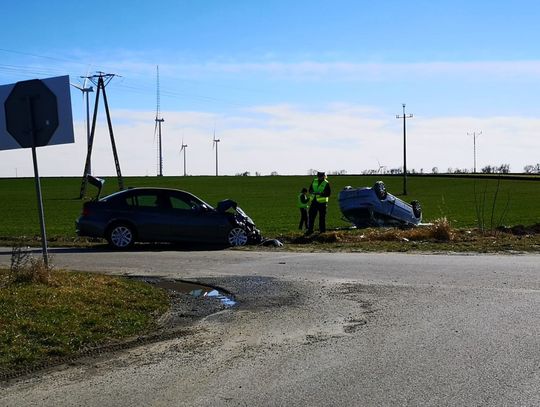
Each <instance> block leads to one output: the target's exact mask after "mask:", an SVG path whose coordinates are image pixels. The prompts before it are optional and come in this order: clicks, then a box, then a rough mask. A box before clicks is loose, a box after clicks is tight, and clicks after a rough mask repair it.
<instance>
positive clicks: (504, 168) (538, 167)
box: [235, 163, 540, 177]
mask: <svg viewBox="0 0 540 407" xmlns="http://www.w3.org/2000/svg"><path fill="white" fill-rule="evenodd" d="M318 171H320V170H316V169H313V168H310V169H309V170H307V175H311V176H315V175H317V172H318ZM523 172H524V173H525V174H540V163H537V164H534V165H526V166H525V167H523ZM430 173H431V174H439V173H440V171H439V168H438V167H433V168H431V172H429V171H424V169H423V168H420V169H419V170H416V169H415V168H412V169H410V170H407V174H413V175H414V174H430ZM473 173H474V171H473V170H472V169H470V168H452V167H448V169H447V170H446V174H473ZM480 173H481V174H509V173H510V164H500V165H486V166H484V167H482V168H481V169H480ZM328 174H329V175H346V174H347V171H346V170H332V171H328ZM399 174H403V167H397V168H386V167H381V168H379V169H378V170H375V169H367V170H363V171H362V175H399ZM235 175H236V176H237V177H249V176H250V175H251V173H250V172H249V171H244V172H239V173H236V174H235ZM269 175H270V176H277V175H279V174H278V172H277V171H272V172H271V173H270V174H269ZM255 176H256V177H259V176H261V173H260V172H255Z"/></svg>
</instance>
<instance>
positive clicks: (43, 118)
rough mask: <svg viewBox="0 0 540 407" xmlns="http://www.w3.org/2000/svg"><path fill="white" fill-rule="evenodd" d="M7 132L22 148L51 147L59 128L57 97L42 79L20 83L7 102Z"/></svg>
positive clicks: (14, 88)
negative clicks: (52, 139)
mask: <svg viewBox="0 0 540 407" xmlns="http://www.w3.org/2000/svg"><path fill="white" fill-rule="evenodd" d="M4 108H5V115H6V130H7V131H8V133H9V134H11V136H12V137H13V138H14V139H15V140H16V141H17V143H19V145H20V146H21V147H23V148H28V147H40V146H46V145H47V144H49V141H50V139H51V137H52V136H53V134H54V132H55V131H56V129H57V128H58V105H57V101H56V96H55V94H54V93H53V92H52V91H51V90H50V89H49V88H48V87H47V85H45V84H44V83H43V82H42V81H41V80H39V79H33V80H30V81H22V82H17V83H16V84H15V86H14V87H13V90H12V91H11V93H10V94H9V96H8V97H7V99H6V101H5V103H4Z"/></svg>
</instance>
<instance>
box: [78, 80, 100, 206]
mask: <svg viewBox="0 0 540 407" xmlns="http://www.w3.org/2000/svg"><path fill="white" fill-rule="evenodd" d="M100 81H101V79H99V80H98V84H97V91H96V100H95V102H94V114H93V116H92V129H91V130H90V138H89V142H88V151H87V152H86V162H85V165H84V172H83V176H82V181H81V191H80V194H79V199H83V198H84V195H85V194H86V183H87V178H86V176H87V175H88V174H90V162H91V160H92V146H93V144H94V135H95V132H96V121H97V113H98V107H99V94H100V92H101V82H100Z"/></svg>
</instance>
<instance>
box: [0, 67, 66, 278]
mask: <svg viewBox="0 0 540 407" xmlns="http://www.w3.org/2000/svg"><path fill="white" fill-rule="evenodd" d="M51 88H52V89H51ZM66 88H67V91H66ZM53 90H54V91H53ZM66 92H67V93H66ZM57 96H58V97H59V98H60V102H61V103H59V102H58V98H57ZM2 101H4V103H3V104H4V109H3V110H4V111H3V112H0V150H7V149H13V148H31V149H32V161H33V165H34V179H35V185H36V195H37V203H38V211H39V223H40V229H41V246H42V251H43V261H44V263H45V266H46V267H49V257H48V253H47V251H48V249H47V234H46V230H45V216H44V211H43V197H42V193H41V181H40V178H39V169H38V162H37V151H36V148H37V147H42V146H46V145H49V144H62V143H69V142H71V143H73V121H72V117H71V100H70V97H69V78H68V77H67V76H65V77H58V78H50V79H45V80H43V81H42V80H39V79H32V80H29V81H22V82H17V83H16V84H15V85H14V86H10V85H7V86H0V103H1V102H2ZM59 128H61V131H60V132H58V130H59ZM4 129H5V131H4Z"/></svg>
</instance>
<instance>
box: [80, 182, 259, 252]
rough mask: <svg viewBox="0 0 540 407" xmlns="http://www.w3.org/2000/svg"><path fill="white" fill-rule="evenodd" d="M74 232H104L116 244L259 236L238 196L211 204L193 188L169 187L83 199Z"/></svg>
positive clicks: (250, 240)
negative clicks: (187, 190) (188, 190)
mask: <svg viewBox="0 0 540 407" xmlns="http://www.w3.org/2000/svg"><path fill="white" fill-rule="evenodd" d="M98 196H99V195H98ZM76 232H77V235H79V236H87V237H97V238H104V239H106V240H107V241H108V242H109V245H110V246H111V247H113V248H115V249H127V248H129V247H131V246H133V244H134V243H135V242H169V243H175V242H189V243H211V244H223V245H228V246H244V245H246V244H257V243H260V241H261V233H260V231H259V230H258V229H257V228H256V226H255V224H254V222H253V220H252V219H251V218H250V217H249V216H248V215H247V214H246V213H245V212H244V211H243V210H242V209H241V208H240V207H238V205H237V204H236V202H234V201H232V200H230V199H228V200H224V201H221V202H219V203H218V205H217V208H213V207H212V206H210V205H209V204H207V203H206V202H204V201H203V200H201V199H199V198H198V197H196V196H195V195H193V194H191V193H189V192H186V191H181V190H176V189H169V188H130V189H127V190H123V191H120V192H116V193H114V194H112V195H109V196H106V197H104V198H101V199H96V200H94V201H89V202H85V203H84V204H83V209H82V214H81V216H80V217H79V218H78V219H77V221H76Z"/></svg>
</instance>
